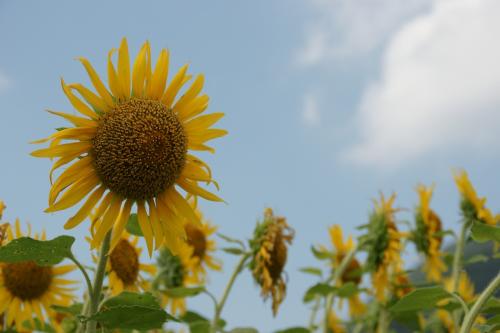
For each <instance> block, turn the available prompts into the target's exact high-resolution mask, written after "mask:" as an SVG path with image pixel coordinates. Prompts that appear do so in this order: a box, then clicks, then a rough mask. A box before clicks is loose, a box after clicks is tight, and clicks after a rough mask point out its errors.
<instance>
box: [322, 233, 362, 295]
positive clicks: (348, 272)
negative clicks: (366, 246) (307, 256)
mask: <svg viewBox="0 0 500 333" xmlns="http://www.w3.org/2000/svg"><path fill="white" fill-rule="evenodd" d="M328 231H329V234H330V241H331V243H332V245H333V247H334V250H335V256H334V262H333V269H335V267H337V266H338V265H339V264H340V262H341V261H342V260H343V259H344V257H345V256H346V255H347V253H348V252H349V251H351V250H352V249H353V248H354V240H353V239H352V236H351V235H350V236H349V238H348V239H347V241H346V242H344V238H343V235H342V234H343V233H342V228H341V227H340V225H337V224H336V225H333V226H332V227H330V228H329V229H328ZM360 271H361V264H360V263H359V261H358V260H357V259H356V258H353V259H352V260H351V262H350V263H349V264H348V265H347V268H346V269H345V271H344V273H343V274H342V276H341V282H342V283H348V282H353V283H355V284H356V285H358V284H360V283H361V274H360Z"/></svg>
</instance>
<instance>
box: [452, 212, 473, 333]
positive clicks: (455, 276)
mask: <svg viewBox="0 0 500 333" xmlns="http://www.w3.org/2000/svg"><path fill="white" fill-rule="evenodd" d="M470 225H471V221H465V222H464V223H463V224H462V229H461V230H460V235H459V237H458V240H457V244H456V246H455V254H454V256H453V266H452V271H451V279H452V281H453V290H452V292H454V293H457V292H458V287H459V284H460V272H461V271H462V265H463V256H464V248H465V240H466V237H467V231H468V230H469V227H470ZM460 312H461V311H460V310H455V311H453V314H452V315H453V324H454V326H455V331H458V329H459V327H460V316H461V314H460Z"/></svg>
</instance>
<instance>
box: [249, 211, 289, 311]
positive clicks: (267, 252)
mask: <svg viewBox="0 0 500 333" xmlns="http://www.w3.org/2000/svg"><path fill="white" fill-rule="evenodd" d="M293 237H294V231H293V229H292V228H291V227H290V226H289V225H288V224H287V223H286V219H285V218H284V217H279V216H275V215H274V214H273V211H272V210H271V209H270V208H268V209H266V211H265V212H264V220H263V221H262V222H259V223H257V226H256V228H255V231H254V237H253V239H252V240H251V241H250V247H251V250H252V254H253V255H252V260H251V262H250V269H251V270H252V274H253V277H254V280H255V282H256V283H257V284H259V285H260V287H261V294H262V296H263V297H264V299H267V298H269V297H271V298H272V308H273V314H274V315H276V313H277V312H278V307H279V305H280V304H281V302H282V301H283V299H284V298H285V293H286V282H285V279H284V277H283V271H284V268H285V264H286V260H287V253H288V247H287V245H289V244H291V243H292V240H293Z"/></svg>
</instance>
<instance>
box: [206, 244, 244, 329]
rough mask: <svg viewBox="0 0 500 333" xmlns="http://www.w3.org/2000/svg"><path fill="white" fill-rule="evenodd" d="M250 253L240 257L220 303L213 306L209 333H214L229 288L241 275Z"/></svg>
mask: <svg viewBox="0 0 500 333" xmlns="http://www.w3.org/2000/svg"><path fill="white" fill-rule="evenodd" d="M250 255H251V254H250V253H245V254H243V255H242V256H241V259H240V261H239V262H238V265H237V266H236V268H235V269H234V272H233V274H232V275H231V277H230V278H229V281H228V283H227V285H226V289H225V290H224V293H223V294H222V297H221V299H220V301H219V302H218V303H217V305H216V306H215V314H214V319H213V320H212V326H211V327H210V332H211V333H216V332H217V328H218V324H219V320H220V315H221V313H222V309H223V308H224V304H226V300H227V297H228V296H229V293H230V292H231V288H232V287H233V285H234V281H236V277H237V276H238V275H239V274H240V273H241V271H242V270H243V267H244V266H245V263H246V261H247V259H248V258H250Z"/></svg>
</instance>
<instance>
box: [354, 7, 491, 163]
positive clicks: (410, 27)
mask: <svg viewBox="0 0 500 333" xmlns="http://www.w3.org/2000/svg"><path fill="white" fill-rule="evenodd" d="M499 17H500V1H498V0H434V5H433V8H432V10H431V12H430V13H428V14H425V15H422V16H420V17H417V18H415V19H413V20H411V21H410V22H409V23H407V24H406V25H405V26H403V27H402V28H401V29H400V30H399V31H398V32H397V33H396V34H395V35H394V37H393V38H392V40H391V41H390V43H389V44H388V47H387V49H386V50H385V54H384V57H383V65H382V70H381V77H380V80H379V81H377V82H375V83H373V84H372V86H371V87H370V88H369V89H368V90H367V91H366V92H365V93H364V96H363V98H362V102H361V104H360V107H359V110H358V113H357V119H356V120H357V122H356V125H357V128H358V130H359V132H360V139H361V140H360V141H359V143H358V144H356V145H355V146H353V147H351V149H350V150H349V151H348V152H347V155H348V157H349V158H350V159H352V160H354V161H356V162H358V163H361V164H369V165H379V166H388V165H399V164H401V163H403V162H408V161H411V160H414V159H416V158H418V157H421V156H424V155H425V154H430V153H439V152H444V151H449V150H453V149H460V151H461V152H462V153H463V152H465V151H466V149H473V150H475V151H478V150H481V149H483V150H485V149H488V147H498V142H500V66H499V60H500V44H499V43H498V37H499V36H500V20H499V19H498V18H499Z"/></svg>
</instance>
